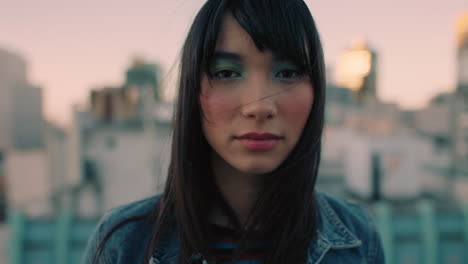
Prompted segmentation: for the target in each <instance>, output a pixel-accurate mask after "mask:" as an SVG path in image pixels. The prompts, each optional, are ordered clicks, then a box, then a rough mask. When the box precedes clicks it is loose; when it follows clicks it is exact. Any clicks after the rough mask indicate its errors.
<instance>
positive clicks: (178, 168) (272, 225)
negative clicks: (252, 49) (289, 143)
mask: <svg viewBox="0 0 468 264" xmlns="http://www.w3.org/2000/svg"><path fill="white" fill-rule="evenodd" d="M228 13H230V14H232V15H233V16H234V18H235V19H236V21H237V22H238V23H239V24H240V26H241V27H242V28H243V29H244V30H245V31H246V32H247V33H248V34H249V35H250V37H251V38H252V39H253V41H254V43H255V45H256V46H257V48H258V49H259V50H260V51H264V50H270V51H271V52H272V53H274V54H275V55H280V56H281V57H284V58H287V59H289V60H291V61H292V62H294V63H295V64H296V65H297V66H298V67H300V69H302V70H303V72H305V73H306V74H308V75H309V77H310V80H311V82H312V86H313V89H314V100H313V105H312V109H311V111H310V114H309V117H308V119H307V121H306V124H305V126H304V129H303V131H302V135H301V137H300V139H299V141H298V143H297V144H296V146H295V147H294V149H293V150H292V152H291V153H290V154H289V155H288V157H287V158H286V159H285V161H284V162H283V163H282V164H281V165H280V166H279V167H278V168H277V169H275V170H274V171H273V172H271V173H269V175H268V177H265V179H267V180H266V182H265V188H263V190H262V191H261V193H260V195H259V198H258V199H257V201H256V202H255V204H254V207H253V209H252V212H251V214H250V216H249V223H250V224H249V226H240V223H239V221H236V219H233V218H235V215H234V214H233V210H232V208H231V207H230V206H229V204H227V203H226V201H224V200H223V199H222V197H220V195H219V190H218V189H217V188H218V187H217V186H216V184H215V181H214V177H213V173H212V171H211V165H210V160H209V159H210V153H211V151H212V149H211V147H210V145H209V144H208V142H207V140H206V138H205V136H204V134H203V130H202V118H204V117H203V113H202V110H201V106H200V100H199V98H200V90H201V89H200V83H201V77H202V75H203V74H205V73H209V65H210V62H211V61H212V58H213V55H214V51H215V46H216V42H217V39H218V34H219V32H220V29H221V27H222V23H223V20H224V17H225V16H226V14H228ZM324 99H325V67H324V57H323V51H322V46H321V42H320V38H319V34H318V31H317V29H316V26H315V22H314V20H313V18H312V15H311V14H310V11H309V9H308V7H307V5H306V4H305V3H304V1H303V0H208V1H207V2H206V3H205V4H204V6H203V7H202V8H201V10H200V11H199V13H198V14H197V16H196V17H195V20H194V22H193V24H192V26H191V28H190V30H189V33H188V36H187V38H186V40H185V43H184V46H183V49H182V54H181V64H180V83H179V91H178V97H177V106H176V110H175V115H174V121H173V122H174V123H173V125H174V130H173V137H172V152H171V163H170V166H169V171H168V178H167V182H166V186H165V190H164V193H163V195H162V197H161V199H160V201H159V203H158V205H157V206H156V208H154V211H153V213H152V215H151V216H150V218H152V219H151V221H152V223H154V225H153V226H154V229H153V230H152V233H151V238H150V242H149V243H148V245H147V249H146V253H145V256H144V259H143V263H145V264H146V263H147V262H148V260H149V259H150V257H151V255H152V253H153V250H154V249H155V248H156V247H157V246H158V243H159V242H160V240H161V237H164V236H165V235H167V233H166V232H167V230H171V228H175V229H177V231H178V234H179V238H180V249H181V250H180V253H179V263H188V262H189V259H190V257H191V256H192V254H193V253H201V254H202V255H204V256H208V257H209V251H208V247H209V245H208V243H209V241H208V238H207V228H208V219H207V215H208V212H209V209H210V205H212V202H211V201H213V200H215V199H216V200H217V201H220V202H221V203H222V204H223V208H225V212H226V215H227V216H229V217H230V218H231V220H232V221H231V222H233V223H237V224H238V226H237V228H238V230H241V231H242V239H241V241H240V245H241V246H240V248H239V249H238V251H236V252H237V253H236V254H235V256H233V258H235V257H236V256H237V257H238V256H239V255H240V254H241V253H242V245H245V239H246V238H247V237H248V234H249V233H250V232H252V230H257V231H258V230H261V232H263V233H264V234H269V237H270V239H269V241H270V244H269V246H268V248H267V253H266V256H265V259H264V260H263V261H264V263H304V262H305V261H306V257H307V248H308V246H309V245H310V242H311V241H312V240H313V239H315V238H316V234H317V233H316V231H317V228H318V226H319V224H320V223H319V221H318V219H319V218H318V215H317V212H318V208H317V203H316V200H315V191H314V189H315V181H316V176H317V172H318V168H319V163H320V152H321V136H322V129H323V123H324V103H325V100H324ZM109 235H110V234H107V236H106V238H107V237H108V236H109ZM103 242H105V241H103ZM101 246H102V245H101Z"/></svg>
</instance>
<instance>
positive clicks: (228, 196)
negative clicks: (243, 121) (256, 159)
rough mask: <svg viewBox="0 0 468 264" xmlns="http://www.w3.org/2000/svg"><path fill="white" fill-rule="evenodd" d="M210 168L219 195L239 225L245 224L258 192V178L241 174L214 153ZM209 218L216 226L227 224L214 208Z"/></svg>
mask: <svg viewBox="0 0 468 264" xmlns="http://www.w3.org/2000/svg"><path fill="white" fill-rule="evenodd" d="M212 167H213V173H214V177H215V181H216V185H217V186H218V188H219V190H220V192H221V194H222V195H223V197H224V199H225V200H226V202H227V203H228V204H229V205H230V206H231V208H232V209H233V210H234V212H235V214H236V216H237V218H238V219H239V221H240V223H241V224H245V223H246V221H247V218H248V216H249V214H250V212H251V210H252V207H253V206H254V203H255V201H256V200H257V197H258V193H259V191H260V186H261V184H260V176H259V175H255V174H248V173H243V172H241V171H239V170H237V169H235V168H233V167H232V166H231V165H229V164H228V163H227V162H226V161H224V160H223V159H222V158H221V157H219V156H218V155H217V154H216V153H214V154H213V155H212ZM211 218H212V220H213V221H214V222H215V223H217V224H221V225H227V224H228V223H229V221H228V219H227V217H226V216H225V215H224V214H223V213H222V211H221V210H220V208H218V207H216V206H215V208H213V211H212V215H211Z"/></svg>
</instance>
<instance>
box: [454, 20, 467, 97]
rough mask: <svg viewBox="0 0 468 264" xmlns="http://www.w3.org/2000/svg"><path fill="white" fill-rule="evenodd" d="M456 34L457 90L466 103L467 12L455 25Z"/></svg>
mask: <svg viewBox="0 0 468 264" xmlns="http://www.w3.org/2000/svg"><path fill="white" fill-rule="evenodd" d="M456 34H457V92H458V93H459V94H461V95H463V97H465V102H466V103H468V12H467V13H465V14H464V15H463V16H461V17H460V18H459V19H458V21H457V25H456Z"/></svg>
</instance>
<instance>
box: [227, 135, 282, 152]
mask: <svg viewBox="0 0 468 264" xmlns="http://www.w3.org/2000/svg"><path fill="white" fill-rule="evenodd" d="M282 138H283V137H280V136H277V135H275V134H271V133H255V132H250V133H246V134H243V135H242V136H240V137H235V139H238V140H240V142H241V143H242V144H243V145H244V146H245V147H246V148H248V149H250V150H270V149H272V148H273V147H274V146H275V145H276V144H277V143H278V141H279V140H280V139H282Z"/></svg>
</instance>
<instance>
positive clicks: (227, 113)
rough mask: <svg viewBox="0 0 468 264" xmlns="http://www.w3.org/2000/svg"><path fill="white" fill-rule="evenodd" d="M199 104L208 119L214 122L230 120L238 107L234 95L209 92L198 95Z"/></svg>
mask: <svg viewBox="0 0 468 264" xmlns="http://www.w3.org/2000/svg"><path fill="white" fill-rule="evenodd" d="M200 105H201V108H202V111H203V113H204V114H205V117H206V118H207V119H208V121H209V122H214V123H215V124H219V123H223V122H230V121H231V120H232V118H233V117H234V115H235V112H236V109H238V108H239V102H238V100H236V98H235V96H232V95H229V94H219V93H210V92H206V93H204V94H203V95H200ZM211 124H212V123H211Z"/></svg>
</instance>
